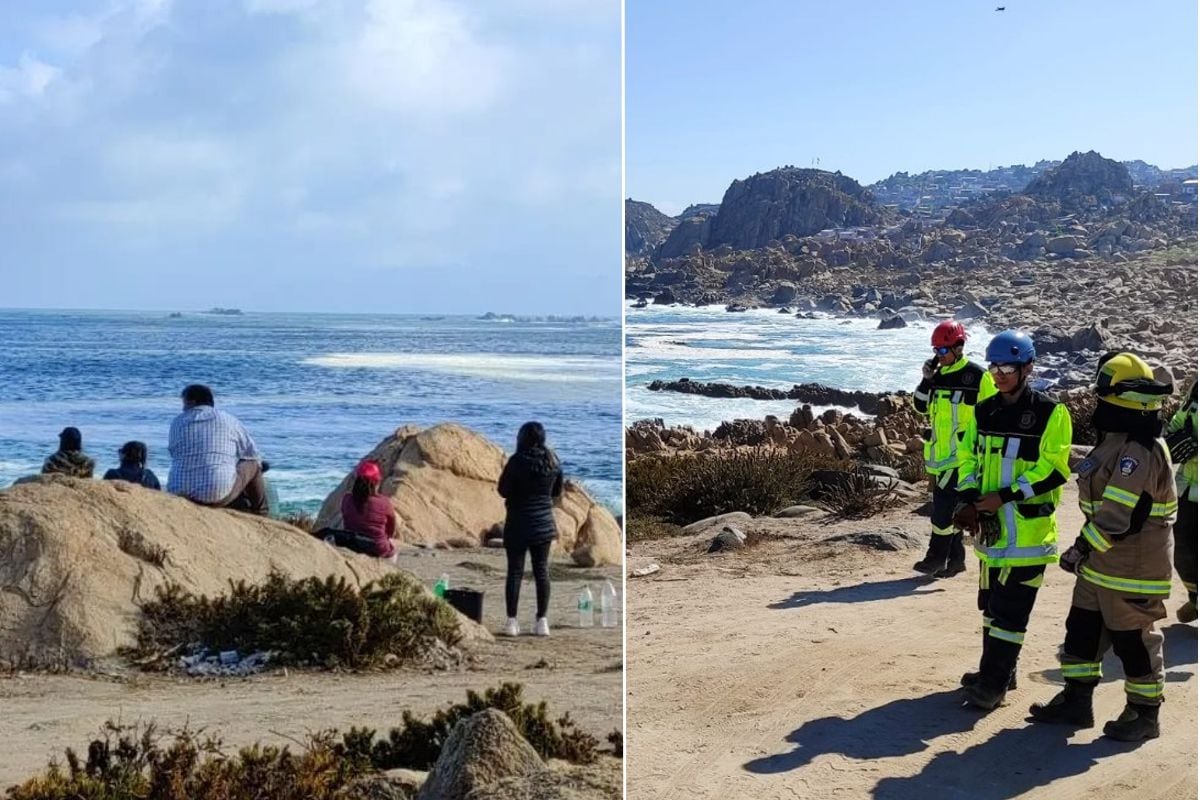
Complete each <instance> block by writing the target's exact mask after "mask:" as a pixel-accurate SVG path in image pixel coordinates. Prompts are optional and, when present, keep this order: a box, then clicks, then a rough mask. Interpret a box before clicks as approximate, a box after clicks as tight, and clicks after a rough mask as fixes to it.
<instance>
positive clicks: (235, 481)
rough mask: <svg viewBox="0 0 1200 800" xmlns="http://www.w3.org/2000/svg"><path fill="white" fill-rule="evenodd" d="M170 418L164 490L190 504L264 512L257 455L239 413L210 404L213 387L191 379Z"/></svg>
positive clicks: (264, 502) (263, 514)
mask: <svg viewBox="0 0 1200 800" xmlns="http://www.w3.org/2000/svg"><path fill="white" fill-rule="evenodd" d="M181 397H182V399H183V411H182V413H180V414H179V415H178V416H176V417H175V419H174V420H173V421H172V422H171V431H170V434H169V436H168V450H170V452H171V473H170V475H169V476H168V477H167V491H168V492H170V493H171V494H177V495H181V496H183V497H186V498H188V499H189V500H191V501H192V502H194V503H198V504H200V505H205V506H216V507H220V508H234V509H236V510H238V511H248V512H250V513H251V514H258V515H260V516H266V515H267V511H268V502H267V487H266V484H265V483H264V482H263V465H262V456H260V455H259V452H258V447H257V446H256V445H255V444H254V440H253V439H252V438H250V434H249V433H248V432H247V431H246V428H245V427H244V426H243V425H242V423H241V422H240V421H238V418H237V417H235V416H233V415H232V414H228V413H226V412H224V411H218V410H217V409H216V408H214V405H215V400H214V398H213V392H212V389H210V388H208V387H207V386H204V385H202V384H198V383H194V384H192V385H190V386H187V387H185V388H184V390H183V393H182V394H181Z"/></svg>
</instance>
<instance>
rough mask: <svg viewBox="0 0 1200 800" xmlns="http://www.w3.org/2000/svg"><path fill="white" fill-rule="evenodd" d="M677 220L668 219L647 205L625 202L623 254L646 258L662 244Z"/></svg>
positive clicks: (638, 202)
mask: <svg viewBox="0 0 1200 800" xmlns="http://www.w3.org/2000/svg"><path fill="white" fill-rule="evenodd" d="M678 224H679V220H677V219H675V218H674V217H668V216H667V215H666V214H664V213H662V212H661V211H659V210H658V209H657V208H655V207H654V206H652V205H650V204H649V203H643V202H640V201H638V200H626V201H625V252H626V253H628V254H629V255H634V256H646V255H650V254H651V253H653V252H654V250H655V249H656V248H657V247H658V246H659V245H660V244H662V243H663V242H664V241H665V240H666V238H667V236H668V235H669V234H670V233H671V231H672V230H673V229H674V228H675V226H676V225H678Z"/></svg>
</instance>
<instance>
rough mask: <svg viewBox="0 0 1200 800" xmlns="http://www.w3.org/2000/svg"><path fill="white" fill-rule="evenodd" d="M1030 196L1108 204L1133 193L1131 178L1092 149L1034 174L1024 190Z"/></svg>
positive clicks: (1117, 163) (1077, 153) (1120, 167)
mask: <svg viewBox="0 0 1200 800" xmlns="http://www.w3.org/2000/svg"><path fill="white" fill-rule="evenodd" d="M1024 194H1026V195H1029V196H1030V197H1038V198H1043V199H1055V200H1060V201H1063V202H1064V203H1078V202H1079V201H1081V200H1082V199H1083V198H1094V199H1095V200H1097V201H1105V202H1111V201H1113V199H1114V198H1116V197H1123V198H1125V199H1128V198H1129V197H1130V196H1131V195H1132V194H1133V179H1132V178H1130V177H1129V170H1128V168H1126V167H1125V165H1124V164H1122V163H1120V162H1119V161H1113V160H1112V159H1110V158H1105V157H1104V156H1102V155H1100V154H1099V153H1097V152H1096V151H1094V150H1089V151H1088V152H1086V153H1080V152H1078V151H1076V152H1074V153H1071V155H1069V156H1067V158H1066V160H1064V161H1063V162H1062V163H1061V164H1059V165H1058V166H1057V167H1054V168H1053V169H1048V170H1046V171H1045V172H1043V173H1042V174H1041V175H1038V176H1037V177H1036V178H1034V179H1033V180H1032V181H1030V182H1029V185H1028V186H1026V187H1025V192H1024Z"/></svg>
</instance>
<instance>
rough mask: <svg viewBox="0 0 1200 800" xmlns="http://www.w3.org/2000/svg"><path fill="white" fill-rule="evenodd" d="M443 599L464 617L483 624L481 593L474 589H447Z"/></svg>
mask: <svg viewBox="0 0 1200 800" xmlns="http://www.w3.org/2000/svg"><path fill="white" fill-rule="evenodd" d="M444 599H445V601H446V602H447V603H449V604H450V605H452V606H454V608H455V610H456V611H458V613H460V614H462V615H463V616H464V617H469V618H470V619H473V620H475V621H476V622H479V623H482V622H483V592H477V591H475V590H474V589H447V590H446V594H445V596H444Z"/></svg>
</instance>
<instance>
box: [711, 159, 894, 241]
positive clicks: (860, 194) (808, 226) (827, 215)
mask: <svg viewBox="0 0 1200 800" xmlns="http://www.w3.org/2000/svg"><path fill="white" fill-rule="evenodd" d="M881 220H882V214H881V213H880V211H879V209H878V207H877V206H876V204H875V200H874V197H873V196H872V195H871V193H870V192H869V191H867V190H866V189H864V188H863V187H862V186H860V185H859V183H858V181H856V180H854V179H853V178H848V177H846V176H845V175H842V174H841V173H838V172H825V171H823V170H818V169H799V168H797V167H782V168H780V169H775V170H771V171H770V172H764V173H760V174H757V175H752V176H750V177H749V178H746V179H745V180H738V181H734V182H733V183H732V184H731V185H730V187H729V189H728V190H726V192H725V197H724V199H723V200H722V201H721V208H720V210H719V211H718V212H717V216H716V217H715V218H714V219H713V221H712V225H711V228H710V231H709V236H708V240H707V242H706V243H705V246H706V247H708V248H712V247H716V246H719V245H723V244H727V245H730V246H732V247H733V248H734V249H735V250H750V249H753V248H757V247H765V246H766V245H767V244H768V243H770V242H772V241H776V240H779V239H782V238H783V237H784V236H787V235H788V234H792V235H794V236H811V235H813V234H815V233H817V232H819V231H822V230H825V229H826V228H842V227H854V226H859V225H875V224H878V223H879V222H880V221H881Z"/></svg>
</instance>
